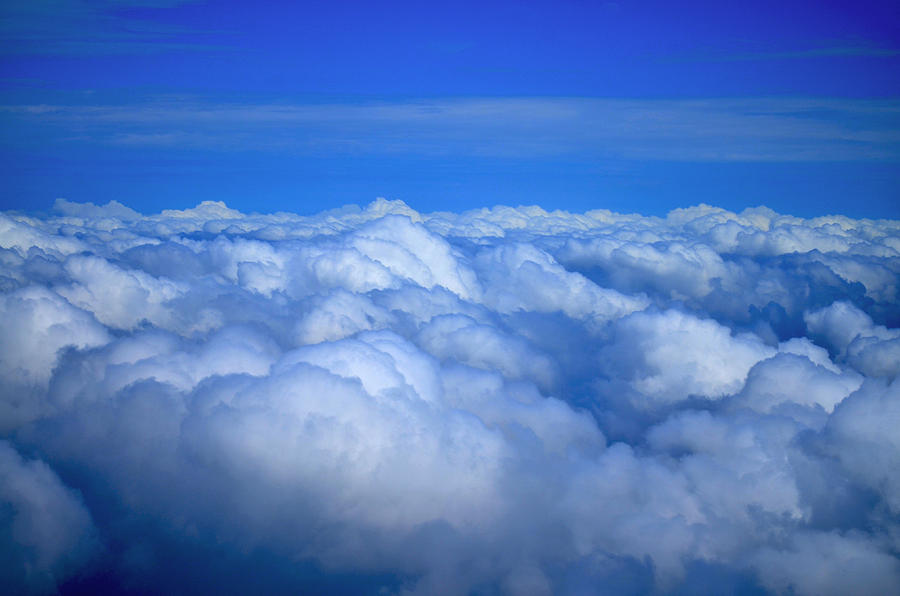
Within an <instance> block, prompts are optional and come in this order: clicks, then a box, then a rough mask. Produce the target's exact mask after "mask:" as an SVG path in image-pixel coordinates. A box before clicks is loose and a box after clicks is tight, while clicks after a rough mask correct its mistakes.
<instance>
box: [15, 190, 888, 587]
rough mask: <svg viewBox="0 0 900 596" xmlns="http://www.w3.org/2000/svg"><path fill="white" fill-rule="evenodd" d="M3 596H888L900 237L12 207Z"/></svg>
mask: <svg viewBox="0 0 900 596" xmlns="http://www.w3.org/2000/svg"><path fill="white" fill-rule="evenodd" d="M0 247H2V249H0V289H2V295H0V327H2V329H0V376H2V385H0V552H2V555H3V557H2V560H3V563H2V567H3V568H2V571H0V580H2V582H3V583H5V584H7V585H12V586H13V587H14V590H15V591H33V592H53V591H56V590H58V591H60V592H62V593H76V592H84V591H87V592H98V591H102V592H106V593H109V592H117V591H118V592H139V593H194V592H197V591H217V592H226V593H246V592H247V591H253V592H271V591H282V592H283V591H292V592H322V593H421V594H434V593H438V594H439V593H447V594H461V593H488V594H495V593H496V594H526V595H529V594H584V593H590V594H596V593H600V594H603V593H607V594H628V593H632V594H633V593H648V592H652V593H696V592H698V591H699V592H706V593H729V592H741V593H767V592H771V593H792V594H846V593H856V594H887V593H897V592H900V558H898V555H900V521H898V520H900V481H898V479H900V474H898V470H900V430H898V429H900V382H898V381H897V380H896V379H897V376H898V373H900V329H898V327H900V306H898V304H900V292H898V288H900V222H894V221H869V220H865V221H857V220H851V219H847V218H844V217H824V218H818V219H813V220H803V219H798V218H794V217H789V216H783V215H779V214H776V213H774V212H772V211H770V210H767V209H765V208H757V209H749V210H746V211H744V212H742V213H740V214H735V213H730V212H728V211H724V210H722V209H717V208H713V207H708V206H699V207H692V208H690V209H683V210H677V211H674V212H672V213H670V214H669V215H668V217H666V218H665V219H660V218H649V217H641V216H637V215H620V214H615V213H611V212H608V211H592V212H588V213H585V214H580V215H579V214H569V213H563V212H553V213H547V212H545V211H543V210H542V209H539V208H536V207H529V208H521V207H520V208H516V209H513V208H507V207H498V208H495V209H491V210H487V209H485V210H479V211H472V212H467V213H463V214H451V213H435V214H428V215H426V214H420V213H417V212H415V211H413V210H412V209H410V208H409V207H407V206H406V205H405V204H403V203H401V202H390V201H384V200H378V201H376V202H375V203H373V204H371V205H369V206H368V207H367V208H365V209H358V208H344V209H341V210H336V211H330V212H325V213H322V214H319V215H316V216H313V217H300V216H295V215H292V214H287V213H279V214H274V215H245V214H242V213H239V212H237V211H234V210H232V209H229V208H227V207H226V206H225V205H224V204H221V203H213V202H205V203H202V204H200V205H199V206H197V207H196V208H193V209H188V210H185V211H164V212H163V213H161V214H159V215H154V216H143V215H141V214H139V213H137V212H135V211H132V210H131V209H129V208H127V207H125V206H124V205H121V204H119V203H110V204H109V205H106V206H96V205H90V204H87V205H78V204H73V203H69V202H66V201H63V200H60V201H58V202H57V204H56V207H55V212H54V214H53V215H50V216H25V215H21V214H14V213H7V214H0Z"/></svg>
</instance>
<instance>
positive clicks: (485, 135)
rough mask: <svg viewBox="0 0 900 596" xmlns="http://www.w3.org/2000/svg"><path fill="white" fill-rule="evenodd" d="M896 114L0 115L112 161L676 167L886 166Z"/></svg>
mask: <svg viewBox="0 0 900 596" xmlns="http://www.w3.org/2000/svg"><path fill="white" fill-rule="evenodd" d="M898 109H900V108H898V104H897V102H896V101H895V100H858V99H829V98H809V99H804V98H751V99H722V98H709V99H609V98H600V99H598V98H549V97H525V98H511V97H486V98H439V99H422V100H411V101H402V102H361V103H331V104H322V103H311V104H303V103H299V104H298V103H293V104H276V103H269V102H263V101H259V102H255V103H248V102H244V103H223V102H221V101H211V100H209V99H206V98H203V97H179V98H171V97H168V98H158V99H153V100H150V101H147V102H143V103H139V104H99V103H98V104H93V105H65V104H59V105H6V106H0V112H2V113H4V115H5V118H6V119H8V120H9V121H10V122H11V123H13V124H15V125H16V127H17V128H16V129H17V130H20V129H21V130H30V131H34V134H33V135H32V136H33V138H35V139H42V140H44V141H45V142H49V141H53V142H58V143H61V144H63V145H64V146H72V145H88V146H93V147H96V146H98V145H100V146H103V145H106V146H114V147H116V148H117V150H119V151H128V150H131V149H134V148H141V147H157V148H159V147H169V148H171V149H173V150H175V149H179V148H182V149H183V148H188V149H190V150H192V151H198V150H205V151H214V152H217V153H219V152H223V151H225V152H229V151H235V150H238V151H241V152H246V151H248V150H252V151H261V152H266V153H276V154H289V155H309V156H317V157H321V156H328V155H331V156H334V155H348V154H352V155H356V156H358V155H381V156H397V155H416V156H422V155H430V156H441V158H446V157H447V156H448V155H450V156H458V157H459V156H467V157H472V156H474V157H479V158H504V159H506V158H515V159H532V158H535V157H541V158H548V157H565V158H571V157H572V156H578V157H580V158H582V159H589V160H591V161H596V160H622V159H624V160H642V161H643V160H656V161H659V160H662V161H675V162H829V161H877V162H885V161H887V162H896V161H897V160H898V159H900V136H898V127H897V112H898ZM16 142H17V143H26V144H27V143H31V142H33V141H31V140H29V139H26V140H22V139H18V138H17V139H16ZM773 240H774V241H778V239H777V238H773Z"/></svg>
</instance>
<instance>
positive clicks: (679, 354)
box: [599, 309, 774, 406]
mask: <svg viewBox="0 0 900 596" xmlns="http://www.w3.org/2000/svg"><path fill="white" fill-rule="evenodd" d="M773 354H774V350H773V349H772V348H770V347H768V346H766V345H765V344H764V343H763V342H762V341H761V340H760V339H759V338H758V337H757V336H755V335H752V334H738V335H735V336H732V334H731V332H730V330H729V329H728V328H727V327H725V326H723V325H721V324H719V323H717V322H715V321H713V320H710V319H699V318H697V317H694V316H692V315H689V314H685V313H682V312H680V311H678V310H675V309H672V310H667V311H664V312H661V313H656V312H650V311H645V312H639V313H635V314H632V315H630V316H627V317H623V318H622V319H619V320H618V321H616V323H615V324H614V325H613V328H612V340H611V341H610V343H609V344H607V345H606V346H604V348H603V349H602V350H601V352H600V354H599V359H600V361H601V362H600V366H601V367H602V369H603V370H604V371H605V372H606V374H607V375H609V376H610V377H611V378H612V379H615V380H619V379H621V380H623V381H625V382H626V383H627V384H628V386H629V387H630V388H631V389H633V390H634V391H636V392H637V393H638V394H639V396H640V397H639V398H635V399H636V400H640V401H639V403H638V405H639V406H643V405H644V404H643V403H642V400H643V399H646V401H647V405H650V406H653V405H655V404H660V403H661V404H666V403H671V402H676V401H679V400H684V399H687V398H689V397H692V396H698V397H705V398H710V399H716V398H721V397H723V396H725V395H730V394H733V393H736V392H737V391H739V390H740V388H741V387H742V386H743V384H744V381H745V379H746V378H747V373H748V372H749V371H750V368H751V367H752V366H753V365H754V364H756V363H757V362H759V361H760V360H763V359H764V358H768V357H769V356H771V355H773Z"/></svg>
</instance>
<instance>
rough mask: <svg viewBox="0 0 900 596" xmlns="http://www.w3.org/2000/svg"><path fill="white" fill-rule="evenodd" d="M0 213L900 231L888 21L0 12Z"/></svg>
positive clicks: (152, 10)
mask: <svg viewBox="0 0 900 596" xmlns="http://www.w3.org/2000/svg"><path fill="white" fill-rule="evenodd" d="M0 16H2V21H0V35H2V39H3V42H2V48H0V77H2V81H0V85H2V87H0V104H2V106H4V107H3V108H2V112H0V123H2V128H0V162H2V163H0V177H2V179H3V180H4V186H3V195H2V207H3V208H14V209H29V210H31V209H47V208H49V206H50V205H51V204H52V202H53V200H54V199H55V198H56V197H65V198H67V199H69V200H74V201H92V202H95V203H105V202H107V201H109V200H112V199H115V200H118V201H121V202H123V203H126V204H128V205H130V206H133V207H135V208H137V209H139V210H142V211H145V212H152V211H157V210H159V209H161V208H168V207H180V206H190V205H194V204H196V203H197V202H199V201H201V200H209V199H221V200H225V201H226V202H227V203H228V204H229V205H230V206H233V207H236V208H239V209H242V210H258V211H276V210H292V211H298V212H302V213H311V212H315V211H319V210H321V209H323V208H328V207H334V206H338V205H342V204H346V203H363V204H364V203H367V202H369V201H371V200H373V199H374V198H375V197H377V196H384V197H387V198H392V199H394V198H399V199H403V200H405V201H406V202H408V203H409V204H411V205H412V206H413V207H415V208H417V209H420V210H423V211H432V210H439V209H447V210H461V209H466V208H472V207H478V206H485V205H493V204H497V203H505V204H513V205H515V204H532V203H537V204H541V205H542V206H545V207H548V208H565V209H571V210H585V209H591V208H610V209H613V210H618V211H632V210H633V211H640V212H644V213H662V212H665V211H667V210H669V209H671V208H674V207H678V206H686V205H691V204H696V203H699V202H707V203H713V204H717V205H721V206H725V207H728V208H733V209H740V208H743V207H745V206H749V205H757V204H766V205H769V206H771V207H773V208H775V209H776V210H779V211H783V212H790V213H795V214H798V215H814V214H821V213H826V212H841V213H846V214H849V215H854V216H871V217H879V216H881V217H900V167H898V166H900V3H897V2H896V1H887V2H867V1H862V2H852V3H851V2H821V1H819V2H792V1H789V0H788V1H781V2H727V1H721V0H720V1H717V2H686V3H682V2H637V1H636V2H627V1H621V2H560V1H557V2H454V3H446V4H442V3H429V2H378V3H375V2H327V3H305V2H266V3H262V4H260V3H251V2H238V1H227V0H219V1H217V2H177V1H174V0H168V1H167V0H137V1H132V2H128V1H124V2H123V1H116V2H113V1H111V0H110V1H108V2H96V1H94V2H88V1H81V2H78V1H61V0H43V1H41V0H11V1H10V0H7V1H6V2H4V3H3V5H2V7H0Z"/></svg>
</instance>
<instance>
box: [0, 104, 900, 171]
mask: <svg viewBox="0 0 900 596" xmlns="http://www.w3.org/2000/svg"><path fill="white" fill-rule="evenodd" d="M0 110H2V114H3V119H4V120H7V121H8V122H10V123H12V124H14V125H15V127H16V128H17V129H18V130H28V131H33V133H34V134H32V135H31V137H32V138H33V139H35V140H33V141H23V140H21V135H17V136H16V138H10V136H9V135H8V136H7V139H6V142H7V143H9V144H12V145H15V144H17V143H28V142H49V141H51V140H52V141H54V142H56V141H62V142H68V143H92V144H105V145H120V146H131V147H135V146H153V147H167V146H168V147H172V148H173V149H174V148H193V149H206V150H212V151H228V150H241V151H248V150H250V151H287V152H294V153H298V154H304V153H310V152H315V153H317V154H322V153H326V154H327V153H331V154H354V153H361V154H395V153H419V154H426V155H465V156H491V157H519V158H528V157H539V156H553V155H563V156H576V157H577V156H582V157H586V158H604V157H607V158H617V159H636V160H669V161H700V162H716V161H721V162H735V161H747V162H766V161H768V162H791V161H860V160H879V161H885V160H886V161H895V160H898V159H900V102H898V101H896V100H850V99H829V98H749V99H746V98H745V99H730V98H707V99H679V100H674V99H673V100H665V99H596V98H453V99H433V100H408V101H385V102H363V103H265V102H260V103H223V102H211V101H204V100H198V99H196V98H182V99H166V100H160V101H156V102H151V103H143V104H131V105H109V104H107V105H13V106H5V107H3V108H0Z"/></svg>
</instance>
